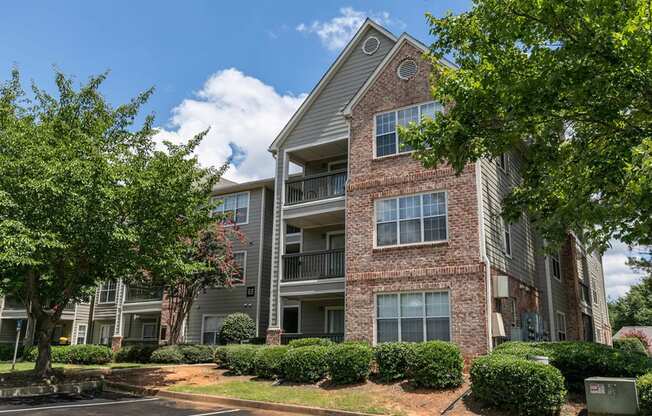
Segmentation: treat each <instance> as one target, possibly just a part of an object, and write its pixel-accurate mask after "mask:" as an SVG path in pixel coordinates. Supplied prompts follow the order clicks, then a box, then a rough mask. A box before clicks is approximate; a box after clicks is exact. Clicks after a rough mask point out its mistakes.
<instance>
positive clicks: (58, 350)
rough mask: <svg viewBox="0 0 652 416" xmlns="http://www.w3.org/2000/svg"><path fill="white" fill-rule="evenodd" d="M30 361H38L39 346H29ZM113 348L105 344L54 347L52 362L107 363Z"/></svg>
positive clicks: (26, 357)
mask: <svg viewBox="0 0 652 416" xmlns="http://www.w3.org/2000/svg"><path fill="white" fill-rule="evenodd" d="M24 357H25V359H26V360H28V361H36V360H37V358H38V348H35V347H30V348H27V349H26V351H25V355H24ZM112 358H113V353H112V352H111V348H109V347H107V346H104V345H91V344H88V345H65V346H55V347H52V362H55V363H63V364H82V365H85V364H106V363H109V362H111V359H112Z"/></svg>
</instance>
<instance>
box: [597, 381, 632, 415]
mask: <svg viewBox="0 0 652 416" xmlns="http://www.w3.org/2000/svg"><path fill="white" fill-rule="evenodd" d="M584 388H585V390H586V407H587V409H588V411H589V414H590V415H607V414H609V415H636V414H637V413H638V396H637V394H636V379H634V378H615V377H591V378H587V379H586V380H584Z"/></svg>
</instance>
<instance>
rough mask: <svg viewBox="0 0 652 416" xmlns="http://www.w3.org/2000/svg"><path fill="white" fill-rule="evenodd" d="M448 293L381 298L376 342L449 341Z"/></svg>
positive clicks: (378, 309) (377, 318)
mask: <svg viewBox="0 0 652 416" xmlns="http://www.w3.org/2000/svg"><path fill="white" fill-rule="evenodd" d="M450 329H451V325H450V305H449V298H448V292H415V293H412V292H410V293H392V294H379V295H378V296H377V298H376V341H377V342H395V341H405V342H421V341H431V340H443V341H450V332H451V331H450Z"/></svg>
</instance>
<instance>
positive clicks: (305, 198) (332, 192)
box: [285, 169, 347, 205]
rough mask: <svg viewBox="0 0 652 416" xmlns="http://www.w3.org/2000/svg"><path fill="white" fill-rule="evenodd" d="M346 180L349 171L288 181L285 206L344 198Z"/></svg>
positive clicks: (332, 172)
mask: <svg viewBox="0 0 652 416" xmlns="http://www.w3.org/2000/svg"><path fill="white" fill-rule="evenodd" d="M346 178H347V170H346V169H342V170H337V171H329V172H325V173H320V174H316V175H310V176H303V177H300V178H292V179H288V180H287V181H285V204H286V205H295V204H301V203H304V202H311V201H320V200H323V199H329V198H335V197H338V196H344V192H345V189H346Z"/></svg>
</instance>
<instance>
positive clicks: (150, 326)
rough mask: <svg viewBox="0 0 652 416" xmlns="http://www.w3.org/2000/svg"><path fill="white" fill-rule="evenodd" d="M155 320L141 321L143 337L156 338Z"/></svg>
mask: <svg viewBox="0 0 652 416" xmlns="http://www.w3.org/2000/svg"><path fill="white" fill-rule="evenodd" d="M156 326H157V325H156V322H143V339H147V340H152V339H157V338H158V337H157V331H156Z"/></svg>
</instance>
